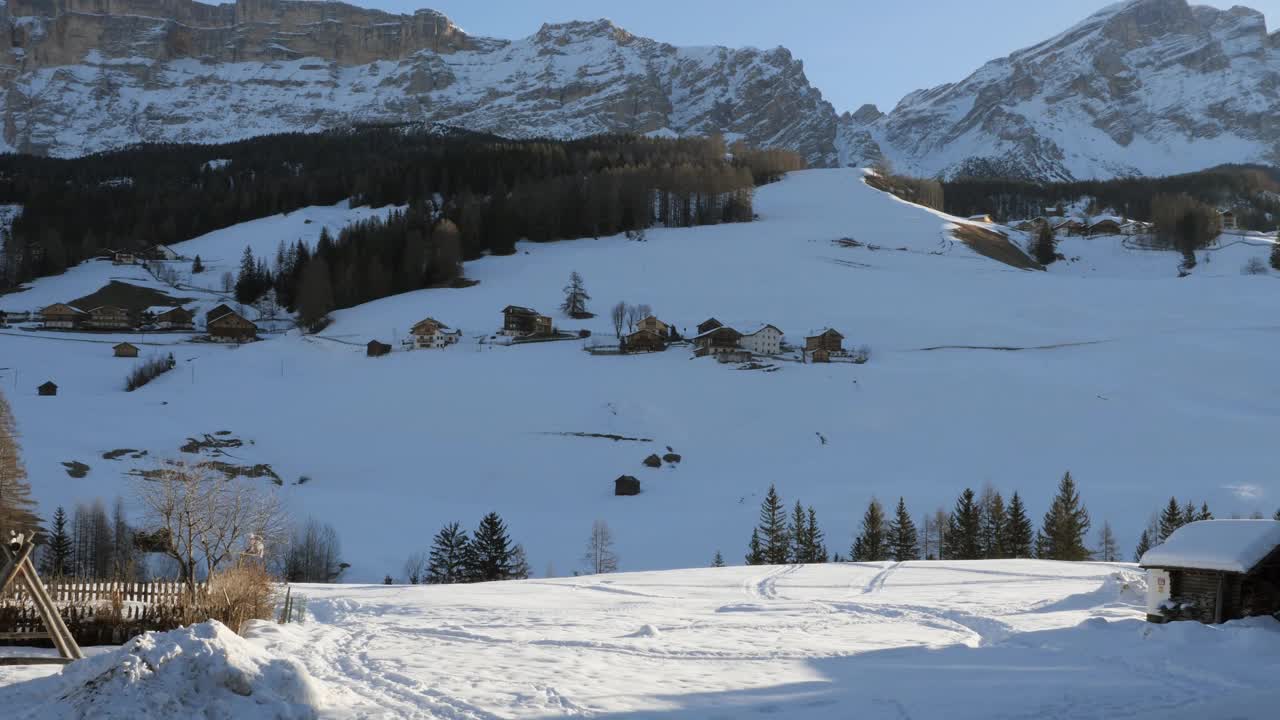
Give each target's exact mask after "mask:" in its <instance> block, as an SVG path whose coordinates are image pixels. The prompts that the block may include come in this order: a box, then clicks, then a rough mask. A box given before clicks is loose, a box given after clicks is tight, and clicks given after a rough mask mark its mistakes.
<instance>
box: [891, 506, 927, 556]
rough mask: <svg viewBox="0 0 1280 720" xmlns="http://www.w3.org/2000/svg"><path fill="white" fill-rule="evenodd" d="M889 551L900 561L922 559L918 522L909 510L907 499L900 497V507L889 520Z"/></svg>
mask: <svg viewBox="0 0 1280 720" xmlns="http://www.w3.org/2000/svg"><path fill="white" fill-rule="evenodd" d="M889 552H890V553H891V554H892V556H893V559H894V560H896V561H898V562H906V561H908V560H919V559H920V537H919V534H918V533H917V532H916V524H915V522H913V521H912V520H911V513H909V512H907V501H906V500H904V499H903V498H901V497H899V498H898V509H897V510H896V511H895V512H894V516H893V520H892V521H890V522H889Z"/></svg>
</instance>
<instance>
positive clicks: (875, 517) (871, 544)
mask: <svg viewBox="0 0 1280 720" xmlns="http://www.w3.org/2000/svg"><path fill="white" fill-rule="evenodd" d="M892 552H893V551H892V549H891V548H890V547H889V536H888V532H887V528H886V527H885V522H884V509H883V508H882V507H880V501H879V500H876V499H875V498H872V499H871V502H870V503H869V504H868V505H867V510H866V512H864V513H863V514H862V533H861V534H860V535H858V537H857V538H856V539H854V541H853V547H851V548H850V549H849V555H850V557H851V558H853V561H854V562H880V561H882V560H888V559H889V558H890V557H891V555H892Z"/></svg>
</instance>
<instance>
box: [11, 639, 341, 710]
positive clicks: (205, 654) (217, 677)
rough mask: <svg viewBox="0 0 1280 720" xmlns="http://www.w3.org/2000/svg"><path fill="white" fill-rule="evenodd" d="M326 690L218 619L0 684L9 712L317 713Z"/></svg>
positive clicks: (295, 666)
mask: <svg viewBox="0 0 1280 720" xmlns="http://www.w3.org/2000/svg"><path fill="white" fill-rule="evenodd" d="M322 696H323V694H322V692H321V690H320V689H319V688H318V686H317V685H316V682H315V680H313V679H312V678H311V676H310V674H309V673H308V672H307V671H306V669H305V668H303V666H302V665H301V664H300V663H299V662H297V661H296V660H292V659H288V658H281V657H277V656H275V655H273V654H271V653H269V652H267V651H266V650H263V649H261V648H260V647H259V646H257V645H255V644H253V643H251V642H249V641H247V640H245V639H244V638H241V637H240V636H238V635H236V634H235V633H233V632H231V630H230V629H229V628H227V627H226V626H225V625H223V624H222V623H219V622H217V621H215V620H211V621H209V622H205V623H201V624H199V625H192V626H189V627H185V628H181V629H178V630H173V631H170V632H165V633H147V634H145V635H142V636H140V637H138V638H135V639H134V640H131V641H130V642H128V643H127V644H125V645H124V646H122V647H121V648H120V649H118V650H114V651H112V652H108V653H105V654H103V655H98V656H96V657H92V658H89V659H87V660H80V661H77V662H74V663H72V664H70V665H68V666H66V668H64V669H63V671H62V672H60V673H58V674H56V675H51V676H49V677H45V678H41V679H38V680H32V681H30V682H26V683H20V684H18V685H13V686H10V687H7V688H0V707H5V708H21V710H19V711H18V713H17V714H16V715H11V714H10V711H9V710H6V712H5V713H4V714H5V717H7V718H13V720H45V719H48V720H55V719H58V718H69V717H77V718H90V717H92V718H99V719H101V720H110V719H111V718H128V719H129V720H142V719H143V718H186V717H200V718H209V719H210V720H212V719H214V718H219V719H220V718H227V719H228V720H230V719H231V718H235V719H236V720H254V719H256V718H263V719H265V718H279V719H280V720H304V719H308V718H314V717H316V709H317V707H318V706H319V704H320V700H321V698H322Z"/></svg>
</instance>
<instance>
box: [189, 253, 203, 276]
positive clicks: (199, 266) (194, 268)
mask: <svg viewBox="0 0 1280 720" xmlns="http://www.w3.org/2000/svg"><path fill="white" fill-rule="evenodd" d="M202 272H204V261H202V260H201V259H200V256H199V255H196V259H195V260H192V261H191V274H192V275H199V274H200V273H202Z"/></svg>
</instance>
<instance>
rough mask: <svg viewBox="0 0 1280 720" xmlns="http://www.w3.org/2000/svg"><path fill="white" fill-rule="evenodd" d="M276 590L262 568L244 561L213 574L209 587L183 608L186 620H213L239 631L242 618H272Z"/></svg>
mask: <svg viewBox="0 0 1280 720" xmlns="http://www.w3.org/2000/svg"><path fill="white" fill-rule="evenodd" d="M277 599H278V592H277V590H276V585H275V580H274V579H273V578H272V577H271V575H270V574H269V573H268V572H267V571H266V569H264V568H262V567H260V566H258V565H254V564H248V565H244V566H241V567H238V568H230V569H228V570H222V571H219V572H217V573H214V575H213V577H211V578H209V589H208V591H207V592H205V593H204V594H202V595H201V596H200V597H199V598H197V599H196V601H195V603H194V604H190V605H188V606H187V607H186V609H185V610H186V612H185V614H186V621H187V622H188V623H193V622H203V621H205V620H217V621H219V622H221V623H222V624H223V625H226V626H227V627H229V628H231V629H232V630H234V631H236V632H240V628H241V626H242V625H243V624H244V622H245V621H246V620H272V619H274V618H275V611H276V602H277Z"/></svg>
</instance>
